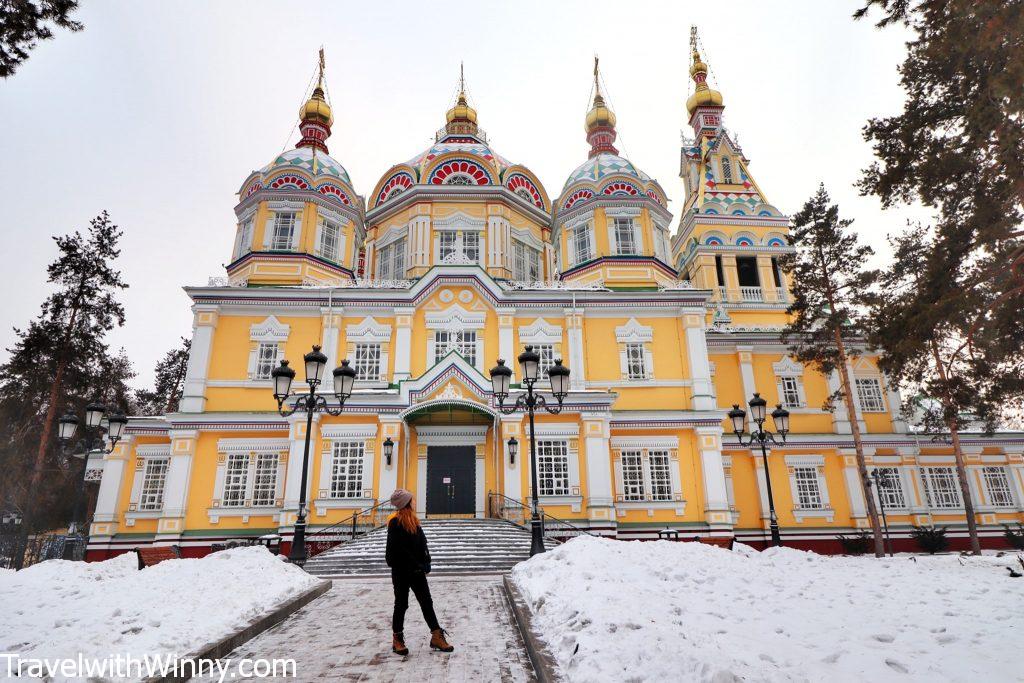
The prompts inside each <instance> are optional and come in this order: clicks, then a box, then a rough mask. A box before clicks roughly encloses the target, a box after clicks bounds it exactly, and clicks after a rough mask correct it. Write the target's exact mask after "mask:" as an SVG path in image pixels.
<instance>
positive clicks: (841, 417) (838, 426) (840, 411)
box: [826, 370, 853, 434]
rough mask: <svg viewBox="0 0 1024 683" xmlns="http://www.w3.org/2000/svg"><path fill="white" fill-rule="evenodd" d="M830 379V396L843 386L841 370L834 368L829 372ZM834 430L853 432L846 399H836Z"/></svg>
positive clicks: (828, 378) (844, 432)
mask: <svg viewBox="0 0 1024 683" xmlns="http://www.w3.org/2000/svg"><path fill="white" fill-rule="evenodd" d="M826 379H827V381H828V393H829V395H830V396H834V395H835V393H836V392H837V391H839V390H840V388H841V387H842V382H841V381H840V380H839V372H838V371H836V370H833V371H832V372H830V373H828V377H827V378H826ZM832 431H834V432H835V433H836V434H852V433H853V428H852V427H850V416H849V413H847V412H846V402H845V401H841V400H840V401H834V405H833V406H832Z"/></svg>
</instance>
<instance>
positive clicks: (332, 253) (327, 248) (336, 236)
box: [318, 218, 341, 261]
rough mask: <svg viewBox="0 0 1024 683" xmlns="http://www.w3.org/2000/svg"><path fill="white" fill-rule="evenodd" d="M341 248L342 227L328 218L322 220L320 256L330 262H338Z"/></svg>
mask: <svg viewBox="0 0 1024 683" xmlns="http://www.w3.org/2000/svg"><path fill="white" fill-rule="evenodd" d="M340 247H341V226H340V225H338V223H337V222H335V221H332V220H330V219H327V218H321V220H320V250H319V252H318V255H319V256H322V257H323V258H325V259H327V260H328V261H337V260H338V257H339V252H340Z"/></svg>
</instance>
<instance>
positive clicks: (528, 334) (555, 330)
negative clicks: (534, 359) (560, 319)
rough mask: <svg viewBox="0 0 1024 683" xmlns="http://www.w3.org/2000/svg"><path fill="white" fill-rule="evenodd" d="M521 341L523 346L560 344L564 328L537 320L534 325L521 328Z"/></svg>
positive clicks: (543, 320)
mask: <svg viewBox="0 0 1024 683" xmlns="http://www.w3.org/2000/svg"><path fill="white" fill-rule="evenodd" d="M519 341H520V342H521V343H523V344H560V343H562V328H561V327H559V326H558V325H553V324H551V323H549V322H548V321H547V320H545V319H544V318H537V319H536V320H535V321H533V323H532V324H530V325H527V326H525V327H520V328H519Z"/></svg>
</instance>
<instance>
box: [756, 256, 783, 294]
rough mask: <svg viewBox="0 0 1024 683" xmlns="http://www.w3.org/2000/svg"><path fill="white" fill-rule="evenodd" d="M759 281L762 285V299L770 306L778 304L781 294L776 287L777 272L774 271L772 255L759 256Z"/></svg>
mask: <svg viewBox="0 0 1024 683" xmlns="http://www.w3.org/2000/svg"><path fill="white" fill-rule="evenodd" d="M757 279H758V280H759V281H760V283H761V297H762V298H763V299H764V301H765V302H766V303H770V304H774V303H777V302H778V300H779V294H778V291H777V290H776V287H775V271H774V270H773V269H772V257H771V255H769V254H758V255H757Z"/></svg>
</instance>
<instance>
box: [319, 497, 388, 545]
mask: <svg viewBox="0 0 1024 683" xmlns="http://www.w3.org/2000/svg"><path fill="white" fill-rule="evenodd" d="M394 511H395V508H394V506H393V505H391V503H390V501H385V502H380V503H377V504H376V505H372V506H370V507H368V508H366V509H365V510H360V511H359V512H356V513H355V514H353V515H352V516H350V517H346V518H345V519H343V520H341V521H340V522H338V523H337V524H332V525H331V526H329V527H324V528H323V529H317V530H316V531H313V532H310V533H308V534H306V550H307V552H308V553H309V557H313V556H315V555H319V554H320V553H322V552H324V551H326V550H330V549H331V548H334V547H335V546H339V545H341V544H342V543H346V542H348V541H351V540H353V539H355V538H357V537H359V536H362V535H364V534H368V533H370V532H371V531H373V530H374V529H378V528H380V527H382V526H384V524H385V521H384V520H386V519H387V516H388V515H389V514H391V513H392V512H394Z"/></svg>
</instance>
